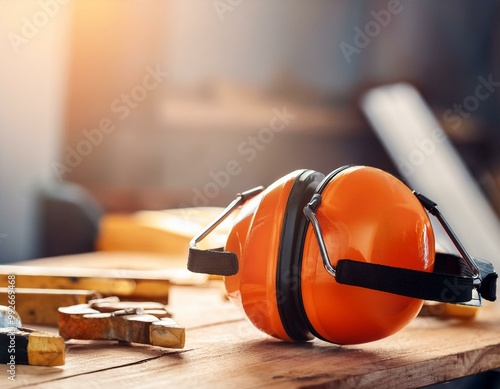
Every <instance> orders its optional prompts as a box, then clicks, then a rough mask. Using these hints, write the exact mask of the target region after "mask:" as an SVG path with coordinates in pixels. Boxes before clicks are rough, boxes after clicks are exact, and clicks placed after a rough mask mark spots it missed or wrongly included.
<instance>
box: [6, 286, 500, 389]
mask: <svg viewBox="0 0 500 389" xmlns="http://www.w3.org/2000/svg"><path fill="white" fill-rule="evenodd" d="M169 309H170V310H171V311H172V313H173V315H174V319H175V320H176V322H178V323H179V324H181V325H182V326H185V327H186V344H185V348H184V349H183V350H164V349H159V348H155V347H147V346H146V347H138V346H125V345H111V344H109V343H106V342H86V343H85V342H82V341H79V342H77V341H72V342H70V343H69V344H68V351H67V357H66V365H65V366H63V367H61V368H38V367H32V366H19V367H18V370H17V377H16V378H17V379H16V381H15V382H9V381H8V380H7V378H6V373H4V372H1V373H0V382H5V383H6V384H5V386H4V385H3V384H2V387H7V388H23V387H25V386H26V385H28V384H29V385H30V386H29V387H30V388H37V389H38V388H51V389H52V388H54V389H57V388H68V387H73V388H78V387H96V388H100V387H103V388H104V387H105V388H107V389H109V388H123V387H137V388H158V387H182V388H195V387H196V388H235V387H237V388H262V387H266V388H267V387H271V388H370V389H376V388H388V387H398V388H409V387H419V386H425V385H429V384H433V383H436V382H442V381H446V380H451V379H455V378H459V377H463V376H467V375H471V374H474V373H478V372H482V371H486V370H489V369H493V368H498V367H500V310H499V309H498V307H496V306H495V304H488V305H486V306H485V308H483V309H482V310H481V311H480V312H478V314H477V317H476V319H475V320H472V321H470V320H469V321H461V320H458V319H446V320H445V319H437V318H432V317H419V318H417V319H415V320H414V321H413V322H412V323H411V324H410V325H409V326H408V327H407V328H405V329H404V330H402V331H400V332H399V333H397V334H395V335H393V336H391V337H389V338H386V339H383V340H379V341H376V342H372V343H368V344H363V345H356V346H336V345H332V344H329V343H326V342H323V341H320V340H314V341H312V342H307V343H300V344H289V343H285V342H282V341H278V340H274V339H272V338H270V337H268V336H266V335H264V334H262V333H261V332H259V331H258V330H256V329H255V328H253V327H252V326H251V325H250V324H249V323H248V322H247V321H246V320H245V319H243V316H242V314H241V312H240V311H239V310H238V309H237V308H236V307H234V306H233V305H232V304H231V303H229V302H227V301H225V300H224V299H223V298H222V293H221V288H220V285H217V284H216V285H215V286H214V287H205V288H195V287H178V286H174V287H172V291H171V303H170V305H169ZM2 380H5V381H2ZM89 385H90V386H89Z"/></svg>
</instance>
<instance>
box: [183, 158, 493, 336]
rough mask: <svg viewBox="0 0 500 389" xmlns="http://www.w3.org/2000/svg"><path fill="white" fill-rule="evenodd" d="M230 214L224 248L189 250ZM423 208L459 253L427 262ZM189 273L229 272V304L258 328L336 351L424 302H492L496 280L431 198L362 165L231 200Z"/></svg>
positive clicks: (399, 322)
mask: <svg viewBox="0 0 500 389" xmlns="http://www.w3.org/2000/svg"><path fill="white" fill-rule="evenodd" d="M237 208H239V213H238V215H237V217H236V219H235V222H234V225H233V227H232V229H231V231H230V232H229V235H228V238H227V242H226V247H225V249H224V250H199V249H197V248H196V243H197V242H198V241H199V240H201V239H203V238H204V237H205V236H206V235H207V234H208V233H210V231H211V230H212V229H213V228H214V227H215V226H216V225H217V224H218V223H219V222H220V221H221V220H223V219H224V218H225V217H226V216H227V215H228V214H229V213H231V212H233V211H234V210H235V209H237ZM426 209H427V211H428V212H430V213H432V214H434V215H436V217H438V219H439V221H440V222H442V224H443V226H444V227H445V228H446V230H447V232H448V233H449V235H450V238H451V239H452V240H453V242H454V243H455V244H456V245H457V248H458V249H459V251H460V253H461V254H462V256H463V257H464V258H459V257H454V256H451V255H446V256H436V253H435V248H434V247H435V242H434V234H433V229H432V225H431V222H430V219H429V216H428V214H427V212H426ZM438 258H439V259H440V260H439V261H437V259H438ZM435 262H436V266H435ZM477 263H479V264H480V266H479V267H478V265H477ZM464 265H467V266H464ZM188 268H189V269H190V270H192V271H196V272H204V273H211V274H221V275H224V276H226V277H225V286H226V290H227V293H228V296H229V297H230V299H231V300H233V301H234V302H235V303H237V304H238V305H241V306H242V308H243V310H244V311H245V314H246V316H247V317H248V318H249V319H250V321H251V322H252V323H253V324H254V325H255V326H256V327H257V328H259V329H260V330H262V331H264V332H265V333H267V334H269V335H271V336H274V337H276V338H279V339H283V340H285V341H305V340H309V339H312V338H313V337H318V338H320V339H323V340H326V341H329V342H332V343H337V344H355V343H363V342H369V341H373V340H377V339H381V338H383V337H386V336H389V335H391V334H393V333H395V332H396V331H398V330H400V329H401V328H403V327H404V326H406V325H407V324H408V323H409V322H410V321H411V320H412V319H413V318H414V317H415V316H416V315H417V314H418V312H419V310H420V309H421V307H422V304H423V301H424V300H425V299H432V300H438V301H446V302H468V301H470V300H471V299H472V292H473V290H474V291H476V292H477V291H479V292H478V294H483V297H485V298H487V299H490V300H494V299H495V292H496V278H497V277H496V273H495V272H494V270H493V267H492V266H491V264H489V263H487V262H485V261H478V260H474V259H472V258H470V256H469V255H468V254H467V252H466V251H465V249H464V248H463V247H462V246H461V244H460V242H459V241H458V239H457V238H456V236H455V235H454V234H453V232H452V231H451V228H449V226H448V225H447V223H446V221H445V220H444V218H443V217H442V215H441V214H440V213H439V211H437V208H436V206H435V204H434V203H432V202H431V201H430V200H428V199H427V198H425V197H424V196H422V195H419V194H415V193H413V192H412V191H411V190H410V189H409V188H408V187H407V186H406V185H404V184H403V183H402V182H401V181H399V180H398V179H397V178H395V177H394V176H392V175H390V174H388V173H386V172H384V171H382V170H379V169H376V168H372V167H365V166H345V167H342V168H339V169H337V170H335V171H333V172H332V173H330V174H329V175H327V176H326V177H325V176H324V175H323V174H321V173H318V172H315V171H312V170H298V171H295V172H292V173H290V174H288V175H287V176H285V177H282V178H281V179H279V180H277V181H276V182H275V183H273V184H272V185H271V186H269V187H268V188H266V189H265V190H262V189H257V190H255V191H250V192H248V193H244V194H241V195H239V196H238V198H237V199H236V200H235V201H234V202H233V203H232V204H230V206H229V207H228V208H227V209H226V210H225V212H224V213H223V214H222V215H221V216H220V217H219V218H218V220H216V221H214V223H212V224H211V225H210V226H209V227H208V228H207V229H206V230H205V231H203V232H202V233H201V234H199V235H198V236H197V237H195V238H194V239H193V241H192V244H191V249H190V256H189V261H188ZM435 268H436V269H435ZM436 270H437V271H438V272H437V273H436ZM448 273H449V274H448ZM450 285H451V286H454V288H452V287H451V286H450ZM452 289H453V291H452V292H453V293H451V294H450V290H452ZM457 291H458V292H457ZM479 297H480V296H479Z"/></svg>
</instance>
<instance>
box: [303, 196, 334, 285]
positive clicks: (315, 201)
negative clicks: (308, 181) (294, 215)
mask: <svg viewBox="0 0 500 389" xmlns="http://www.w3.org/2000/svg"><path fill="white" fill-rule="evenodd" d="M320 204H321V195H320V194H318V193H316V194H315V195H314V196H313V197H312V199H311V201H310V202H309V203H308V204H307V205H306V206H305V207H304V215H305V216H306V218H307V220H309V221H310V222H311V224H312V227H313V231H314V235H315V236H316V240H317V241H318V245H319V252H320V253H321V258H322V259H323V266H324V267H325V269H326V271H327V272H328V273H330V274H331V275H332V276H333V277H336V275H337V270H336V269H335V267H333V266H332V264H331V262H330V258H329V257H328V252H327V250H326V245H325V241H324V240H323V232H322V231H321V226H320V225H319V221H318V218H317V217H316V214H315V213H314V210H315V209H316V207H317V206H318V205H320Z"/></svg>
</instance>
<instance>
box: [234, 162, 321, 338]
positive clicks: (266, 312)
mask: <svg viewBox="0 0 500 389" xmlns="http://www.w3.org/2000/svg"><path fill="white" fill-rule="evenodd" d="M323 177H324V176H323V175H322V174H320V173H317V172H314V171H311V170H297V171H295V172H292V173H290V174H288V175H286V176H285V177H283V178H281V179H279V180H278V181H276V182H275V183H274V184H272V185H271V186H269V187H268V188H267V189H266V190H265V191H264V192H262V193H261V194H259V195H258V196H256V197H254V198H252V199H251V200H249V201H248V202H247V203H246V204H245V205H244V206H243V207H242V209H241V211H240V213H239V214H238V217H237V219H236V221H235V224H234V226H233V228H232V230H231V233H230V234H229V236H228V240H227V243H226V250H227V251H231V252H233V253H235V254H236V255H237V257H238V260H239V271H238V274H236V275H234V276H230V277H226V278H225V285H226V290H227V293H228V296H229V298H230V299H231V300H233V301H234V302H235V303H237V305H241V306H242V307H243V309H244V311H245V313H246V315H247V317H248V318H249V319H250V321H251V322H252V323H253V324H254V325H255V326H256V327H257V328H259V329H260V330H262V331H264V332H266V333H267V334H269V335H271V336H274V337H277V338H279V339H283V340H286V341H293V340H307V339H310V338H311V335H310V334H309V331H308V328H307V324H306V322H305V320H301V318H300V317H297V316H295V315H294V314H293V313H291V315H293V321H290V324H289V325H288V327H293V329H292V330H291V331H292V332H291V334H289V332H288V331H290V329H288V331H287V329H285V326H286V325H287V324H285V325H284V323H283V321H282V318H281V314H280V310H281V311H283V308H282V305H283V302H284V301H285V302H287V301H288V299H287V298H286V297H283V296H284V290H285V289H286V290H287V291H293V292H294V293H295V295H296V298H297V299H298V298H299V289H298V285H297V283H295V287H293V286H290V285H288V282H289V281H291V279H292V278H291V277H292V275H291V271H292V269H287V270H280V267H281V264H280V263H281V261H280V257H281V255H280V252H281V250H282V248H281V247H282V245H283V244H287V245H288V243H289V242H282V231H283V228H284V226H285V225H287V224H288V223H289V222H290V221H293V219H294V218H295V219H296V218H297V216H294V215H291V214H290V211H291V208H290V204H289V199H290V196H292V199H293V198H294V197H295V196H296V195H297V194H299V196H304V194H307V193H309V198H310V196H312V194H313V193H314V190H315V188H316V187H317V185H318V184H319V182H320V181H321V179H323ZM307 201H308V199H307V200H306V199H304V201H303V203H304V204H305V203H306V202H307ZM302 208H303V207H302ZM302 208H301V209H298V210H297V212H300V219H301V220H302V219H303V216H302V215H303V214H302ZM287 221H288V223H287ZM288 249H290V248H289V247H288ZM285 251H286V250H285ZM290 267H291V264H290ZM295 272H296V273H297V274H296V275H295V278H296V279H298V274H300V273H299V272H300V269H297V268H295ZM283 285H286V286H283ZM289 286H290V287H289ZM295 327H298V328H295Z"/></svg>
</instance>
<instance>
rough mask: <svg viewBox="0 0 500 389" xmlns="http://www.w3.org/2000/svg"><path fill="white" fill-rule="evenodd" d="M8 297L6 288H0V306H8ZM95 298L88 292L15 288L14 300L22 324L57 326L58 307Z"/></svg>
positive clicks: (83, 302)
mask: <svg viewBox="0 0 500 389" xmlns="http://www.w3.org/2000/svg"><path fill="white" fill-rule="evenodd" d="M9 296H12V294H10V295H9V293H8V289H7V288H0V305H5V306H9V305H10V304H9V298H8V297H9ZM96 297H99V295H98V294H97V293H95V292H94V291H88V290H68V289H33V288H15V299H14V300H15V303H16V311H17V313H19V315H20V316H21V317H22V322H23V324H38V325H50V326H57V318H58V312H57V309H58V308H59V307H66V306H69V305H76V304H85V303H87V302H88V301H89V300H91V299H95V298H96Z"/></svg>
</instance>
